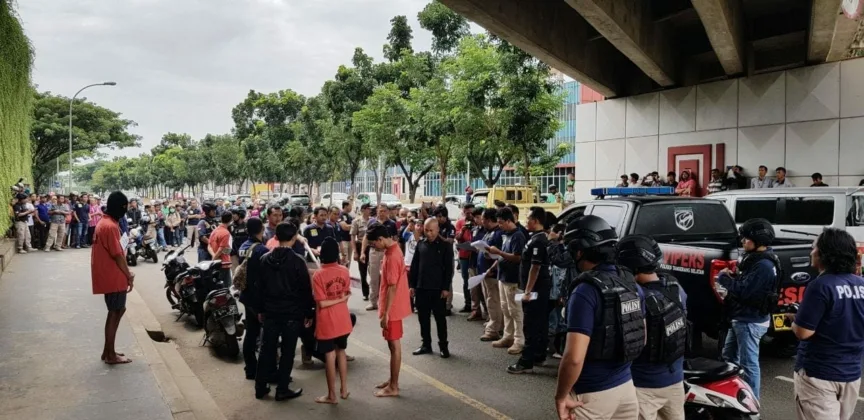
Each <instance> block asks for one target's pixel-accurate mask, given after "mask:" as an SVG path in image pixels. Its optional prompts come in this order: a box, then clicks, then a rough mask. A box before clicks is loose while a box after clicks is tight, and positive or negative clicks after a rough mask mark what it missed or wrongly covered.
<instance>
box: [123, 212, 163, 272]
mask: <svg viewBox="0 0 864 420" xmlns="http://www.w3.org/2000/svg"><path fill="white" fill-rule="evenodd" d="M126 220H127V221H128V222H130V223H131V222H132V219H131V218H127V219H126ZM129 228H130V229H129V243H128V244H126V263H127V264H129V265H130V266H132V267H134V266H136V265H138V258H139V257H140V258H144V260H153V263H154V264H155V263H158V262H159V255H158V254H157V253H156V236H155V235H150V236H148V235H146V234H143V233H142V232H141V230H142V228H141V226H138V225H131V224H130V225H129Z"/></svg>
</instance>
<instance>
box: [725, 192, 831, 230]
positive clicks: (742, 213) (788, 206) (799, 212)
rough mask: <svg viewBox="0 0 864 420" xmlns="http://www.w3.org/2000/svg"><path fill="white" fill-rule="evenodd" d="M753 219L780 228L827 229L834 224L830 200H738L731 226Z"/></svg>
mask: <svg viewBox="0 0 864 420" xmlns="http://www.w3.org/2000/svg"><path fill="white" fill-rule="evenodd" d="M757 217H761V218H764V219H768V221H769V222H771V223H774V224H780V225H799V226H829V225H831V224H833V222H834V198H833V197H780V198H767V197H766V198H739V199H738V200H737V201H736V202H735V223H744V222H746V221H747V220H749V219H753V218H757Z"/></svg>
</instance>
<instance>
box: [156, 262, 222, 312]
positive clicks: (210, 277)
mask: <svg viewBox="0 0 864 420" xmlns="http://www.w3.org/2000/svg"><path fill="white" fill-rule="evenodd" d="M221 268H222V262H221V261H202V262H200V263H198V265H196V266H194V267H189V268H188V269H186V270H185V271H182V272H180V273H179V274H177V275H176V276H175V277H174V283H173V285H172V287H173V288H174V292H175V297H178V298H179V300H178V301H177V310H179V311H180V315H178V316H177V320H179V319H180V318H182V317H183V315H192V316H193V317H194V318H195V324H196V325H198V326H199V327H203V326H204V301H205V299H206V298H207V294H208V293H209V292H210V291H211V290H213V289H214V288H216V287H214V286H213V282H214V281H216V282H218V279H219V270H220V269H221ZM166 281H168V280H167V279H166Z"/></svg>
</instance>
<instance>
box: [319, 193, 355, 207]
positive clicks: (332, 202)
mask: <svg viewBox="0 0 864 420" xmlns="http://www.w3.org/2000/svg"><path fill="white" fill-rule="evenodd" d="M347 199H348V194H345V193H340V192H334V193H326V194H322V195H321V202H319V203H318V205H319V206H324V207H333V206H337V207H342V202H343V201H345V200H347Z"/></svg>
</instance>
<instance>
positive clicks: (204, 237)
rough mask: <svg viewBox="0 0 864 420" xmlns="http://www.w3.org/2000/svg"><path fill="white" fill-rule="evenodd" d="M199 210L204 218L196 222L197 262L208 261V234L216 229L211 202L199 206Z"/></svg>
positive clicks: (214, 206) (214, 214)
mask: <svg viewBox="0 0 864 420" xmlns="http://www.w3.org/2000/svg"><path fill="white" fill-rule="evenodd" d="M201 210H202V211H203V212H204V218H203V219H201V221H200V222H198V226H196V230H197V231H198V262H201V261H210V260H211V259H212V258H211V257H210V251H208V250H207V246H208V245H210V234H211V233H212V232H213V229H215V228H216V225H217V224H218V222H217V221H216V205H215V204H213V202H211V201H207V202H205V203H204V204H203V205H201Z"/></svg>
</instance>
